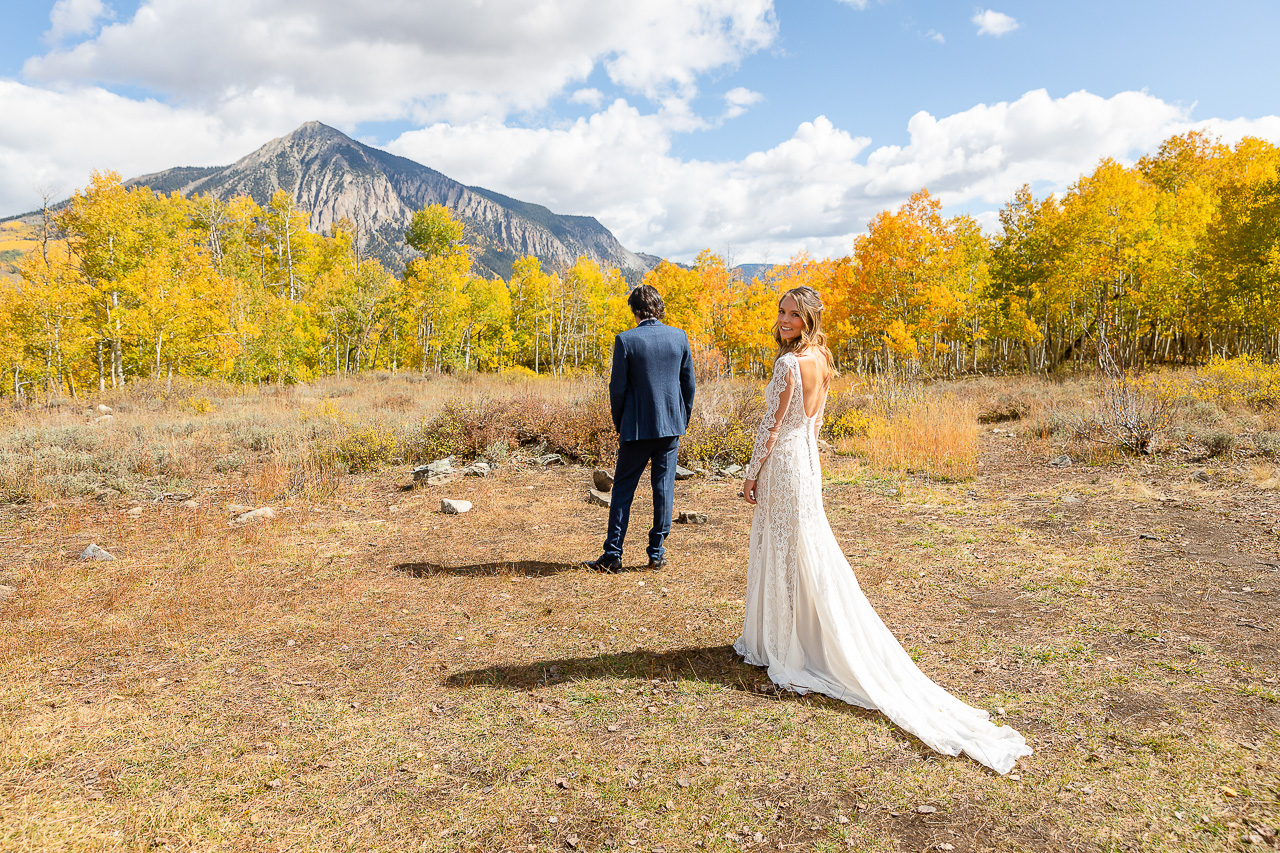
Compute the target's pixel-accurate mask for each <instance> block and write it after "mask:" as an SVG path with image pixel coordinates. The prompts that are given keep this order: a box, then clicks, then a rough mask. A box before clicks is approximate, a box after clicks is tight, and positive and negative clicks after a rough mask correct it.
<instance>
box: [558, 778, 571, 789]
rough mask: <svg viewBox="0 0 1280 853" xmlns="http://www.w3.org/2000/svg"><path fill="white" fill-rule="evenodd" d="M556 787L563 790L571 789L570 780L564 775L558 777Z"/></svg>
mask: <svg viewBox="0 0 1280 853" xmlns="http://www.w3.org/2000/svg"><path fill="white" fill-rule="evenodd" d="M556 787H557V788H559V789H560V790H562V791H567V790H569V780H568V779H566V778H564V777H563V776H561V777H559V778H558V779H556Z"/></svg>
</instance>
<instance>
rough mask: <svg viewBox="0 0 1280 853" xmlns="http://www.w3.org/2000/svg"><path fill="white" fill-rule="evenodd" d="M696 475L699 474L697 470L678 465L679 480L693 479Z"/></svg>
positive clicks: (677, 476)
mask: <svg viewBox="0 0 1280 853" xmlns="http://www.w3.org/2000/svg"><path fill="white" fill-rule="evenodd" d="M696 476H698V472H697V471H691V470H689V469H688V468H682V467H680V466H679V465H677V466H676V479H677V480H692V479H693V478H694V477H696Z"/></svg>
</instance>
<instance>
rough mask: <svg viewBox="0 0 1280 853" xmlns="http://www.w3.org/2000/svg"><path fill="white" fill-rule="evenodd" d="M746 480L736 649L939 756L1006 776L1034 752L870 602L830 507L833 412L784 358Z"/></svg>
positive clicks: (802, 689)
mask: <svg viewBox="0 0 1280 853" xmlns="http://www.w3.org/2000/svg"><path fill="white" fill-rule="evenodd" d="M765 401H766V403H765V415H764V418H763V420H762V421H761V424H760V430H759V433H758V434H757V438H756V445H755V452H754V454H753V455H752V459H751V464H750V465H749V466H748V468H747V479H756V480H757V482H756V500H757V506H756V510H755V517H754V519H753V521H752V524H751V548H750V558H749V560H748V564H747V597H746V603H747V612H746V618H745V620H744V624H743V627H742V636H741V637H739V638H738V640H737V642H735V643H734V649H735V650H736V651H737V652H738V653H739V654H740V655H742V656H743V658H745V659H746V661H747V663H749V664H753V665H755V666H766V667H768V668H769V678H770V679H771V680H772V681H773V682H774V683H775V684H777V685H778V686H780V687H785V688H787V689H790V690H794V691H795V692H797V693H807V692H809V691H811V690H813V691H817V692H818V693H823V694H825V695H827V696H831V697H833V698H835V699H841V700H843V701H845V702H848V703H849V704H851V705H858V706H860V707H863V708H869V709H872V710H877V711H881V712H882V713H884V715H885V716H886V717H888V718H889V719H890V720H892V721H893V722H894V723H895V724H897V725H898V726H900V727H902V728H903V729H906V730H907V731H908V732H910V733H911V734H913V735H915V736H916V737H918V738H919V739H920V740H921V741H923V742H924V743H925V744H926V745H927V746H929V747H930V748H932V749H934V750H936V751H938V752H941V753H946V754H947V755H959V754H960V753H961V752H964V753H966V754H968V755H969V756H970V757H972V758H974V759H975V760H977V761H979V762H981V763H982V764H985V765H986V766H988V767H990V768H991V769H993V770H995V771H996V772H998V773H1008V772H1009V770H1010V769H1011V768H1012V767H1013V765H1014V763H1015V762H1017V760H1018V758H1019V757H1021V756H1023V755H1030V754H1031V749H1030V748H1029V747H1028V746H1027V742H1026V741H1025V740H1024V739H1023V737H1022V735H1020V734H1019V733H1018V732H1017V731H1015V730H1014V729H1012V728H1010V727H1009V726H997V725H995V724H994V723H992V722H991V721H990V718H989V715H988V713H987V712H986V711H983V710H981V709H979V708H973V707H970V706H969V705H966V704H965V703H964V702H961V701H960V700H959V699H957V698H955V697H954V696H952V695H951V694H949V693H947V691H945V690H943V689H942V688H941V687H939V686H938V685H936V684H934V683H933V682H932V681H930V680H929V678H928V676H926V675H925V674H924V673H923V672H921V671H920V669H919V668H918V667H917V666H916V665H915V663H914V662H913V661H912V660H911V657H910V656H909V655H908V654H907V653H906V652H905V651H904V650H903V648H902V646H901V645H900V644H899V643H898V641H897V640H896V639H894V636H893V634H891V633H890V632H889V629H888V628H886V627H885V625H884V623H883V622H882V621H880V617H879V616H877V615H876V612H875V610H874V609H872V607H871V603H870V602H868V601H867V599H866V596H864V595H863V594H862V590H861V588H860V587H859V586H858V581H857V578H855V577H854V574H853V569H852V568H850V566H849V562H848V560H846V559H845V556H844V552H843V551H842V550H841V549H840V544H839V543H838V542H837V541H836V537H835V534H834V533H833V532H832V530H831V525H830V524H828V523H827V516H826V513H825V511H824V510H823V507H822V472H821V469H820V468H819V464H818V445H817V434H818V430H819V427H820V425H821V423H822V414H823V410H824V408H825V406H826V393H825V392H823V394H822V398H821V403H820V405H819V406H818V411H817V412H815V413H814V414H813V415H812V416H810V415H807V414H806V413H805V410H804V393H803V389H802V385H801V379H800V363H799V360H798V359H797V357H796V356H795V355H794V354H792V353H785V354H783V355H782V357H780V358H779V359H778V361H777V364H776V365H775V367H774V372H773V379H772V380H771V381H770V382H769V386H768V388H767V389H766V392H765Z"/></svg>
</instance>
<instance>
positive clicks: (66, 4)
mask: <svg viewBox="0 0 1280 853" xmlns="http://www.w3.org/2000/svg"><path fill="white" fill-rule="evenodd" d="M109 17H111V10H110V9H109V8H107V7H106V6H105V5H104V4H103V2H102V0H58V2H56V3H54V4H53V8H52V9H50V10H49V30H48V32H46V33H45V34H44V37H45V40H46V41H48V42H50V43H53V44H56V43H58V42H60V41H62V40H63V39H66V38H70V37H72V36H81V35H84V34H85V33H88V32H92V31H93V28H94V27H95V26H96V25H97V23H98V21H99V20H100V19H102V18H109Z"/></svg>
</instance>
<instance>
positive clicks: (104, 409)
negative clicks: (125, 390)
mask: <svg viewBox="0 0 1280 853" xmlns="http://www.w3.org/2000/svg"><path fill="white" fill-rule="evenodd" d="M113 411H115V410H114V409H112V408H111V407H110V406H106V405H103V404H102V403H99V404H98V414H100V415H109V414H111V413H112V412H113Z"/></svg>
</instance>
